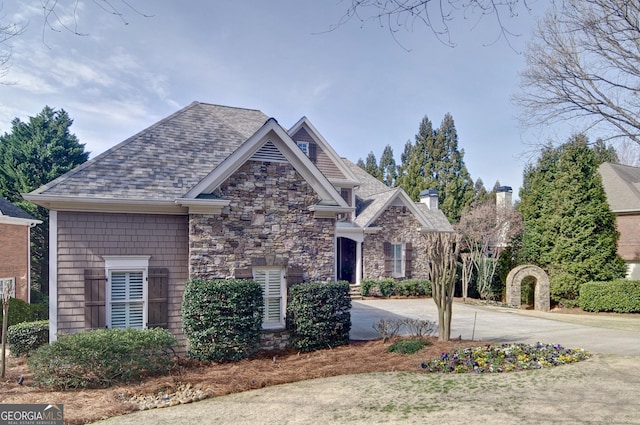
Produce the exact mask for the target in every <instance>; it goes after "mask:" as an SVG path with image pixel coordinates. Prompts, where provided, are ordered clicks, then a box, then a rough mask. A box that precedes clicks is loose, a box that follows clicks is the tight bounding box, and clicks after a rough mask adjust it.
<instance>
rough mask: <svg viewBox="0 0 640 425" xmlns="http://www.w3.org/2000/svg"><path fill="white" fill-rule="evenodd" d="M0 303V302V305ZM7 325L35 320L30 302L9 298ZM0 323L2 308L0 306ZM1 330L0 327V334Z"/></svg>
mask: <svg viewBox="0 0 640 425" xmlns="http://www.w3.org/2000/svg"><path fill="white" fill-rule="evenodd" d="M1 306H2V303H1V302H0V307H1ZM8 319H9V320H8V324H9V326H13V325H17V324H18V323H22V322H31V321H33V320H37V319H35V318H34V317H33V307H32V306H31V304H29V303H27V302H25V301H22V300H21V299H19V298H10V299H9V317H8ZM0 323H2V308H0ZM1 333H2V330H1V329H0V334H1Z"/></svg>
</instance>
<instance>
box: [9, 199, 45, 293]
mask: <svg viewBox="0 0 640 425" xmlns="http://www.w3.org/2000/svg"><path fill="white" fill-rule="evenodd" d="M40 223H42V221H40V220H36V219H35V218H34V217H32V216H31V215H30V214H28V213H26V212H25V211H23V210H22V209H20V208H19V207H17V206H16V205H14V204H12V203H11V202H9V201H8V200H6V199H5V198H3V197H1V196H0V296H2V294H3V293H4V289H5V288H7V289H9V288H10V289H9V290H10V291H11V296H12V297H15V298H19V299H21V300H23V301H25V302H29V301H30V288H31V228H32V227H34V226H35V225H37V224H40Z"/></svg>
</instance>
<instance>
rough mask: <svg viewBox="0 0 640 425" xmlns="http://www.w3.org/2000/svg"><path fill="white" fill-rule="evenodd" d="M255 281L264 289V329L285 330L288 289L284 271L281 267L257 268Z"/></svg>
mask: <svg viewBox="0 0 640 425" xmlns="http://www.w3.org/2000/svg"><path fill="white" fill-rule="evenodd" d="M253 279H254V280H255V281H256V282H258V283H259V284H260V286H261V287H262V296H263V297H264V315H263V319H262V327H263V328H264V329H273V328H283V327H284V326H285V322H284V320H285V311H286V297H285V296H286V288H285V282H284V269H282V268H279V267H256V268H254V269H253Z"/></svg>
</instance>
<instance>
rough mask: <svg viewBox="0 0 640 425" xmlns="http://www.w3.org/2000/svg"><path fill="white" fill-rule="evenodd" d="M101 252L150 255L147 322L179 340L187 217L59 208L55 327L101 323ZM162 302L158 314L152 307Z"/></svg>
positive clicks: (69, 330) (67, 330) (60, 329)
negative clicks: (160, 314) (74, 210)
mask: <svg viewBox="0 0 640 425" xmlns="http://www.w3.org/2000/svg"><path fill="white" fill-rule="evenodd" d="M105 255H106V256H127V255H148V256H150V258H149V271H148V278H149V289H148V301H149V309H148V311H149V317H148V324H149V326H152V325H156V326H163V325H164V326H163V327H167V328H168V329H169V331H171V332H172V333H173V334H174V335H176V337H178V339H179V340H180V341H181V342H184V337H183V334H182V320H181V308H182V305H181V303H182V293H183V291H184V283H185V282H186V281H187V279H188V270H187V259H188V220H187V217H186V216H178V215H157V214H118V213H85V212H66V211H59V212H58V257H57V261H58V299H57V302H58V333H60V334H68V333H75V332H79V331H82V330H85V329H88V328H92V327H93V328H95V327H101V326H103V325H104V285H105V277H104V272H105V270H104V268H105V262H104V259H103V258H102V257H103V256H105ZM157 285H160V286H162V287H161V288H157V287H156V286H157ZM101 297H102V299H100V298H101ZM162 302H164V303H165V305H166V303H168V306H167V307H168V308H164V309H163V310H165V314H164V317H162V318H159V316H158V315H157V314H156V313H155V309H156V307H158V304H159V303H162ZM92 318H93V319H94V321H93V323H91V319H92ZM167 322H168V323H167Z"/></svg>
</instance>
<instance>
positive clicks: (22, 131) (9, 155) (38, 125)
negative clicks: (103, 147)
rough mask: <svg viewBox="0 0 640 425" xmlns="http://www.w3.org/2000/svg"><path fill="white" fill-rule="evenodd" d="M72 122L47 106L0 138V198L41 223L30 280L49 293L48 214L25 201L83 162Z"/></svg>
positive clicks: (33, 238) (35, 230)
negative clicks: (23, 195) (29, 194)
mask: <svg viewBox="0 0 640 425" xmlns="http://www.w3.org/2000/svg"><path fill="white" fill-rule="evenodd" d="M72 123H73V120H71V118H69V115H68V114H67V113H66V112H65V111H64V110H63V109H61V110H59V111H56V110H54V109H52V108H50V107H48V106H45V108H44V109H43V110H42V112H40V113H39V114H38V115H36V116H35V117H30V118H29V122H22V121H20V119H18V118H16V119H14V120H13V121H12V122H11V126H12V127H11V132H10V133H5V134H4V135H1V136H0V195H1V196H3V197H5V198H7V199H8V200H10V201H11V202H13V203H14V204H16V205H17V206H19V207H20V208H22V209H23V210H25V211H27V212H29V213H30V214H31V215H33V216H34V217H35V218H37V219H39V220H42V221H43V223H42V224H40V225H38V226H36V227H35V228H33V229H32V230H31V242H32V250H31V254H32V260H31V265H32V280H33V282H34V283H36V282H37V283H39V284H40V289H41V290H42V291H43V292H44V293H47V292H48V276H49V273H48V267H49V265H48V258H49V256H48V251H49V250H48V240H49V239H48V235H49V223H48V222H49V213H48V211H47V210H46V209H45V208H42V207H38V206H36V205H34V204H32V203H31V202H28V201H25V200H24V199H23V198H22V196H21V194H22V193H28V192H31V191H32V190H35V189H37V188H38V187H40V186H42V185H44V184H46V183H48V182H50V181H51V180H53V179H55V178H56V177H58V176H60V175H62V174H64V173H66V172H67V171H69V170H71V169H72V168H75V167H76V166H77V165H79V164H82V163H83V162H85V161H86V160H87V158H88V156H89V153H88V152H85V151H84V145H83V144H80V143H79V141H78V138H77V137H76V136H75V135H74V134H71V133H70V132H69V127H70V126H71V124H72Z"/></svg>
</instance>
